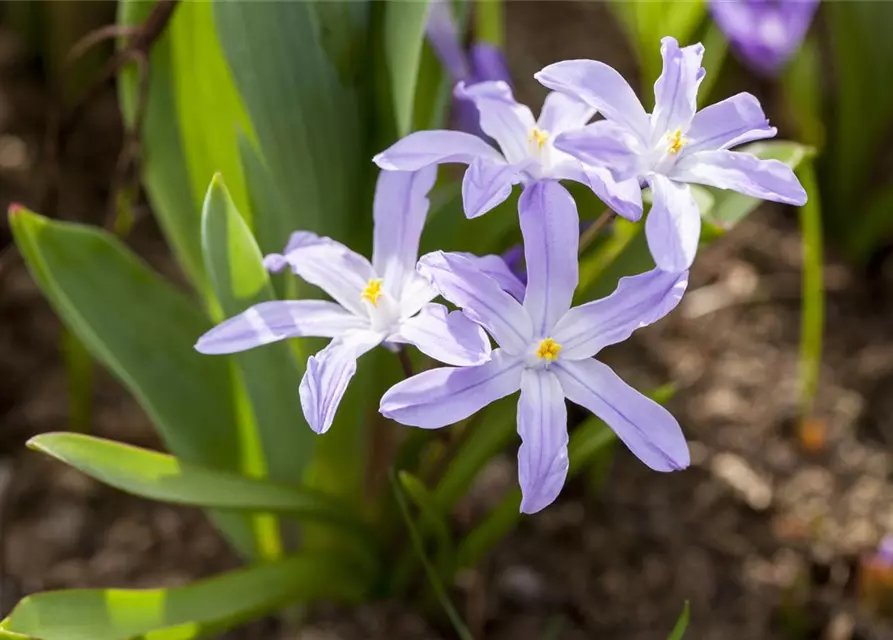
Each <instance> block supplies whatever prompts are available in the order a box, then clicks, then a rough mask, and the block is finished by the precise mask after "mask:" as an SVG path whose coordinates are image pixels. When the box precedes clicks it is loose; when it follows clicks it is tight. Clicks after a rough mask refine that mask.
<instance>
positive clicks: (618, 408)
mask: <svg viewBox="0 0 893 640" xmlns="http://www.w3.org/2000/svg"><path fill="white" fill-rule="evenodd" d="M552 370H553V371H555V373H556V375H557V376H558V380H559V381H560V382H561V388H562V389H563V391H564V394H565V396H567V399H568V400H570V401H571V402H573V403H576V404H578V405H580V406H581V407H585V408H586V409H588V410H589V411H591V412H592V413H594V414H595V415H596V416H598V417H599V418H601V419H602V420H604V421H605V423H606V424H607V425H608V426H609V427H611V429H612V430H613V431H614V433H616V434H617V437H618V438H620V439H621V440H622V441H623V443H624V444H625V445H626V446H627V447H629V450H630V451H632V452H633V453H634V454H635V456H636V457H637V458H638V459H639V460H641V461H642V462H644V463H645V464H646V465H647V466H649V467H651V468H652V469H654V470H655V471H679V470H680V469H684V468H685V467H687V466H688V465H689V464H690V463H691V458H690V456H689V452H688V443H687V442H686V441H685V436H684V435H683V434H682V429H680V428H679V423H678V422H676V418H674V417H673V416H672V415H671V414H670V412H669V411H667V410H666V409H664V408H663V407H662V406H660V405H659V404H657V403H656V402H655V401H654V400H651V399H650V398H646V397H645V396H643V395H642V394H641V393H639V392H638V391H636V390H635V389H633V388H632V387H631V386H629V385H628V384H626V383H625V382H624V381H623V380H621V379H620V378H619V377H618V376H617V374H616V373H614V372H613V371H612V370H611V368H610V367H608V366H607V365H605V364H602V363H601V362H599V361H597V360H593V359H591V358H589V359H586V360H577V361H574V362H568V361H564V360H561V361H559V362H556V363H555V364H554V365H553V366H552Z"/></svg>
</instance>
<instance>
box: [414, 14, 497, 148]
mask: <svg viewBox="0 0 893 640" xmlns="http://www.w3.org/2000/svg"><path fill="white" fill-rule="evenodd" d="M425 34H426V35H427V37H428V43H429V44H430V45H431V48H432V49H434V53H435V54H436V55H437V57H438V59H439V60H440V63H441V64H442V65H443V68H444V69H445V70H446V72H447V73H448V74H449V75H450V78H451V79H452V81H453V84H456V83H458V82H464V83H465V84H467V85H474V84H477V83H479V82H486V81H487V80H502V81H503V82H506V83H508V84H509V85H510V84H511V76H510V75H509V69H508V65H507V64H506V61H505V54H504V53H503V52H502V51H501V50H500V49H499V47H497V46H495V45H492V44H490V43H487V42H477V43H475V44H473V45H471V47H470V48H469V50H468V51H467V52H466V51H465V50H464V49H463V47H462V43H461V38H460V37H459V30H458V28H457V26H456V22H455V21H454V20H453V16H452V13H451V10H450V3H449V2H447V1H445V0H434V2H432V3H431V9H430V13H429V14H428V23H427V25H426V27H425ZM452 119H453V126H454V128H455V129H458V130H459V131H467V132H468V133H473V134H475V135H478V136H481V137H482V138H483V137H486V136H485V134H484V132H483V131H482V130H481V127H480V124H479V122H480V116H479V115H478V110H477V107H475V105H474V102H472V101H471V100H469V99H468V98H465V97H463V96H457V95H454V96H453V113H452Z"/></svg>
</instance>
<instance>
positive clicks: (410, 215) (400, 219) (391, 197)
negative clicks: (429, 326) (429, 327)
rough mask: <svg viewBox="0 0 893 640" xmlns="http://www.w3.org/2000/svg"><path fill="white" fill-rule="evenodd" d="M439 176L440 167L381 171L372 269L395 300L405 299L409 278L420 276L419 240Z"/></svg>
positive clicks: (374, 214)
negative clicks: (418, 267) (416, 267)
mask: <svg viewBox="0 0 893 640" xmlns="http://www.w3.org/2000/svg"><path fill="white" fill-rule="evenodd" d="M436 179H437V168H436V167H427V168H425V169H420V170H418V171H414V172H406V171H381V172H379V174H378V182H377V183H376V185H375V198H374V200H373V202H372V212H373V216H374V218H375V232H374V236H373V249H372V268H373V269H374V270H375V273H377V274H378V276H379V277H381V278H383V279H384V286H385V288H386V289H387V290H388V291H389V292H390V293H391V295H392V296H394V299H395V300H400V299H401V297H402V294H403V291H404V288H405V285H406V284H407V283H408V280H409V279H411V278H415V277H416V275H417V274H416V270H415V266H416V261H417V260H418V257H419V239H420V238H421V237H422V228H423V227H424V226H425V218H426V217H427V215H428V207H429V205H430V202H429V201H428V192H429V191H431V188H432V187H433V186H434V181H435V180H436Z"/></svg>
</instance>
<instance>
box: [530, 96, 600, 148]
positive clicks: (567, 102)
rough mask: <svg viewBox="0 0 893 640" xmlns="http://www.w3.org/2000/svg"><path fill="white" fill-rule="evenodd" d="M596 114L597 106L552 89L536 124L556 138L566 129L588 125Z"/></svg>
mask: <svg viewBox="0 0 893 640" xmlns="http://www.w3.org/2000/svg"><path fill="white" fill-rule="evenodd" d="M595 114H596V110H595V108H594V107H591V106H590V105H588V104H586V103H585V102H581V101H580V100H577V99H576V98H574V97H573V96H569V95H567V94H566V93H559V92H558V91H552V92H550V93H549V95H547V96H546V100H545V102H543V108H542V110H541V111H540V117H539V119H538V120H537V122H536V126H537V128H539V129H540V130H541V131H545V132H547V133H548V134H549V135H550V136H551V137H553V138H554V137H555V136H557V135H558V134H560V133H564V132H565V131H570V130H572V129H580V128H581V127H584V126H586V123H587V122H589V121H590V120H592V118H593V117H594V116H595Z"/></svg>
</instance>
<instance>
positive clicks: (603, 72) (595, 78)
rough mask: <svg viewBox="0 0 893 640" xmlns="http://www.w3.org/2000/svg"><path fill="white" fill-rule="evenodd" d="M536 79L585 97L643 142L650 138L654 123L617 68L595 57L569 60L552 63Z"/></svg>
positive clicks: (548, 85) (551, 87)
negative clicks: (596, 59) (593, 58)
mask: <svg viewBox="0 0 893 640" xmlns="http://www.w3.org/2000/svg"><path fill="white" fill-rule="evenodd" d="M533 77H534V78H536V79H537V80H539V81H540V83H541V84H542V85H543V86H545V87H546V88H548V89H552V90H553V91H560V92H562V93H566V94H568V95H571V96H573V97H575V98H577V99H578V100H582V101H583V102H585V103H586V104H588V105H589V106H591V107H593V108H594V109H598V111H599V112H600V113H601V114H602V115H604V116H605V118H607V119H608V120H614V121H615V122H617V123H619V124H621V125H622V126H623V127H625V128H626V129H627V130H629V131H630V132H631V133H632V134H633V135H635V136H636V137H637V138H638V139H639V140H641V141H642V143H643V144H644V143H646V142H647V141H648V138H649V135H650V132H651V125H650V123H649V120H648V114H647V113H645V108H644V107H643V106H642V103H641V102H639V99H638V98H637V97H636V93H635V91H633V89H632V87H630V86H629V83H628V82H627V81H626V80H624V79H623V76H621V75H620V74H619V73H617V71H616V70H615V69H613V68H612V67H609V66H608V65H606V64H604V63H602V62H597V61H595V60H565V61H563V62H556V63H555V64H550V65H549V66H547V67H545V68H544V69H542V70H541V71H539V72H538V73H535V74H534V76H533Z"/></svg>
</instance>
